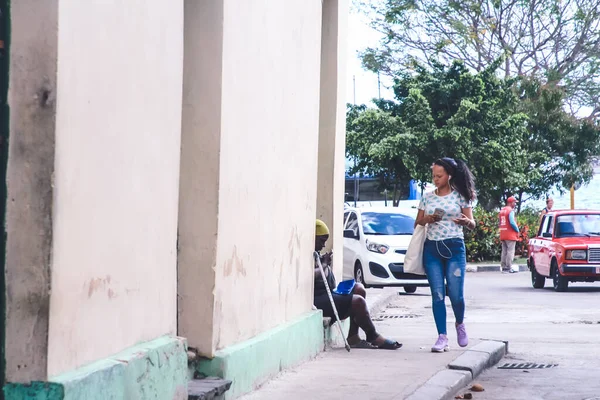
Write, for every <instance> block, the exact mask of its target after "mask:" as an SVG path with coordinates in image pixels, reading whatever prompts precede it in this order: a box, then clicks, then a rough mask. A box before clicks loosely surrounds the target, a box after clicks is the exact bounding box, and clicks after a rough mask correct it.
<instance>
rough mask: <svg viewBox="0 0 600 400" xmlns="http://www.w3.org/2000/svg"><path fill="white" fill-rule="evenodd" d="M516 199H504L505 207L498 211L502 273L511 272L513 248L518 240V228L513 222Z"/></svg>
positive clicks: (515, 222) (514, 221)
mask: <svg viewBox="0 0 600 400" xmlns="http://www.w3.org/2000/svg"><path fill="white" fill-rule="evenodd" d="M516 205H517V199H515V198H514V197H513V196H510V197H509V198H508V199H506V207H504V208H503V209H502V210H500V214H499V220H500V221H499V222H500V242H501V243H502V256H501V257H500V268H501V271H502V272H511V271H512V270H511V266H512V262H513V259H514V258H515V246H516V244H517V240H519V226H518V225H517V221H516V220H515V206H516Z"/></svg>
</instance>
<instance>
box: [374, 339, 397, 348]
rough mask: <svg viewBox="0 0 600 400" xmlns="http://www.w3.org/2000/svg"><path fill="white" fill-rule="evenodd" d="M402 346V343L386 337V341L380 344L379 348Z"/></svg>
mask: <svg viewBox="0 0 600 400" xmlns="http://www.w3.org/2000/svg"><path fill="white" fill-rule="evenodd" d="M400 347H402V343H398V342H396V341H395V340H390V339H385V342H383V343H382V344H380V345H379V346H378V348H379V349H383V350H398V349H399V348H400Z"/></svg>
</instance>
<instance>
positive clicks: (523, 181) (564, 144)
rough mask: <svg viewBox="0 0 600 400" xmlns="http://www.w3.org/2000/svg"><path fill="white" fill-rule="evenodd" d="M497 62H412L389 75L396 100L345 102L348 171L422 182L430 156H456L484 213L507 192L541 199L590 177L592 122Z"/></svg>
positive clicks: (555, 91) (552, 91)
mask: <svg viewBox="0 0 600 400" xmlns="http://www.w3.org/2000/svg"><path fill="white" fill-rule="evenodd" d="M501 65H502V60H501V59H500V60H497V61H496V62H494V63H492V64H491V65H490V66H489V67H488V68H486V69H484V70H482V71H480V72H472V70H471V69H469V68H468V67H467V66H466V65H465V64H464V63H462V62H458V61H455V62H454V63H452V64H451V65H449V66H445V65H443V64H440V63H437V62H432V64H431V67H426V66H421V65H418V64H417V65H415V68H414V71H415V72H414V73H413V74H402V75H399V76H398V77H397V78H396V79H395V85H394V93H395V100H394V101H391V100H376V101H375V103H376V106H377V107H376V108H367V107H365V106H349V112H348V117H347V132H348V134H347V155H348V156H350V157H353V158H354V159H355V160H357V164H356V170H359V171H366V172H367V173H369V174H372V175H375V176H380V177H386V180H385V181H386V182H387V183H388V184H390V183H393V184H398V183H399V182H401V181H402V180H406V181H407V180H408V179H410V178H414V179H417V180H419V181H421V182H428V181H430V179H431V164H432V162H433V161H434V160H435V159H437V158H440V157H444V156H449V157H454V158H460V159H463V160H465V161H466V162H467V164H468V165H469V166H470V167H471V169H472V171H473V173H474V175H475V178H476V179H477V187H478V193H479V195H478V197H479V202H480V204H482V205H483V206H484V207H485V208H488V209H491V208H494V207H496V206H497V205H499V204H500V203H501V202H502V201H503V200H504V199H506V197H507V196H509V195H513V194H516V195H518V196H520V197H523V195H524V194H527V195H528V196H531V197H534V198H539V197H542V196H544V195H545V194H547V193H548V192H550V191H551V190H552V189H553V188H555V187H558V188H560V189H562V190H564V187H565V186H566V185H568V186H570V184H571V183H573V182H589V179H591V170H589V169H587V168H586V167H585V166H586V165H589V164H588V163H587V160H588V157H589V156H590V155H592V154H594V153H595V152H596V151H597V150H598V142H599V137H600V133H599V130H598V127H597V126H594V125H592V124H590V123H588V122H586V121H580V120H576V119H573V118H572V117H571V116H570V115H569V114H567V113H566V112H565V111H564V110H563V109H562V98H563V96H564V92H563V91H562V89H561V88H559V87H557V86H549V85H548V84H542V83H540V82H539V81H537V80H535V79H525V78H521V79H503V78H500V77H499V76H498V74H497V73H496V69H497V68H499V67H500V66H501ZM568 186H566V187H568Z"/></svg>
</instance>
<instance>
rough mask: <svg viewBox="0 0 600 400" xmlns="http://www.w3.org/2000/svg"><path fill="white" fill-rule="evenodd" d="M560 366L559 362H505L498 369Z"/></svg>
mask: <svg viewBox="0 0 600 400" xmlns="http://www.w3.org/2000/svg"><path fill="white" fill-rule="evenodd" d="M554 367H558V364H536V363H512V364H504V365H503V366H501V367H498V369H544V368H554Z"/></svg>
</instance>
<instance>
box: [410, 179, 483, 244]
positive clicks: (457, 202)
mask: <svg viewBox="0 0 600 400" xmlns="http://www.w3.org/2000/svg"><path fill="white" fill-rule="evenodd" d="M470 207H472V206H471V202H470V201H468V200H467V199H465V198H464V197H463V196H461V195H460V193H458V192H457V191H456V190H453V191H452V192H451V193H450V194H448V195H446V196H438V195H436V194H435V190H434V191H432V192H427V193H425V194H424V195H423V197H422V198H421V202H420V203H419V210H424V211H425V215H429V214H433V213H434V212H435V209H436V208H441V209H443V210H444V211H445V212H446V213H445V214H444V216H443V217H442V219H441V221H438V222H435V223H432V224H429V226H428V227H427V239H429V240H445V239H453V238H459V239H463V238H464V234H463V228H462V226H460V225H458V224H457V223H456V222H454V221H452V220H453V219H454V218H459V217H460V215H461V213H462V209H463V208H470Z"/></svg>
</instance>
